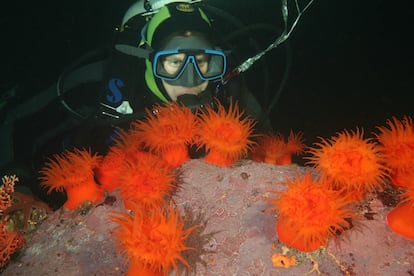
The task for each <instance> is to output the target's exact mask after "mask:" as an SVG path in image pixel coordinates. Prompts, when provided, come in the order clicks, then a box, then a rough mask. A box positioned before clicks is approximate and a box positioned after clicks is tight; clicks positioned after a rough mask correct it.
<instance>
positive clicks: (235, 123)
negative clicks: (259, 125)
mask: <svg viewBox="0 0 414 276" xmlns="http://www.w3.org/2000/svg"><path fill="white" fill-rule="evenodd" d="M216 103H217V106H218V110H217V111H215V110H214V109H213V107H212V106H208V107H206V109H204V110H202V111H201V114H200V123H199V125H198V131H197V133H198V135H199V147H202V146H203V145H205V147H206V150H207V151H208V154H207V156H206V157H205V161H206V162H208V163H211V164H215V165H219V166H228V165H232V164H234V163H235V162H236V161H237V160H239V159H240V158H242V157H243V156H245V155H246V154H247V152H248V150H249V149H250V148H251V146H252V145H253V144H254V142H253V141H252V140H250V136H251V134H252V131H253V127H254V125H255V122H254V121H253V120H252V119H249V118H247V117H245V118H242V117H243V114H244V112H240V111H239V108H238V104H237V102H236V103H232V102H231V103H230V106H229V109H228V110H226V109H225V108H224V106H223V105H221V104H220V103H219V102H218V101H216Z"/></svg>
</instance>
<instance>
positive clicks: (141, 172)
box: [119, 152, 176, 209]
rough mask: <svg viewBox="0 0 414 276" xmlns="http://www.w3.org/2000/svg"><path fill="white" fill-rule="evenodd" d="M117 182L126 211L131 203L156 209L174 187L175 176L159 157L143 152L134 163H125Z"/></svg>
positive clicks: (127, 161)
mask: <svg viewBox="0 0 414 276" xmlns="http://www.w3.org/2000/svg"><path fill="white" fill-rule="evenodd" d="M119 181H120V183H121V186H120V190H121V192H120V197H121V198H122V199H123V200H124V204H125V207H126V208H127V209H130V208H131V203H135V204H140V205H142V206H144V207H149V208H151V207H155V208H158V207H159V206H160V205H162V204H163V203H164V201H165V198H166V197H167V196H169V195H170V194H171V193H172V192H173V190H174V189H175V187H176V175H175V173H173V171H172V170H171V169H170V168H168V167H167V166H166V165H165V162H164V161H163V160H161V159H160V157H159V156H156V155H154V154H151V153H144V152H141V153H140V158H138V159H137V160H136V161H133V162H132V161H131V160H126V161H125V170H124V171H123V173H122V174H121V175H120V177H119Z"/></svg>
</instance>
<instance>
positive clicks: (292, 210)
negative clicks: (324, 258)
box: [268, 171, 355, 252]
mask: <svg viewBox="0 0 414 276" xmlns="http://www.w3.org/2000/svg"><path fill="white" fill-rule="evenodd" d="M287 185H288V188H287V190H285V191H283V192H275V193H276V194H277V195H279V197H275V198H269V199H268V200H269V203H270V204H271V205H272V207H271V208H270V209H271V210H275V211H277V212H278V221H277V224H276V231H277V233H278V236H279V239H280V240H281V241H283V242H284V243H285V244H287V245H289V246H291V247H294V248H296V249H298V250H301V251H305V252H308V251H313V250H316V249H317V248H319V247H320V246H323V245H325V244H326V242H327V240H328V238H330V237H334V236H335V233H336V231H338V230H339V231H343V230H344V229H347V228H349V226H350V225H349V222H348V221H347V219H348V218H352V217H354V216H355V215H354V212H353V211H352V209H350V208H348V206H347V205H348V204H349V201H348V200H347V199H345V198H343V197H342V196H341V195H340V193H339V192H338V191H335V190H333V189H331V188H330V187H329V186H328V185H327V184H326V183H323V182H317V181H315V180H313V179H312V176H311V174H310V172H309V171H307V172H306V174H305V175H304V176H303V177H301V176H298V175H296V177H295V178H294V179H293V180H290V179H288V180H287Z"/></svg>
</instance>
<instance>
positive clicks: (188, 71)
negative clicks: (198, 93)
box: [180, 62, 204, 87]
mask: <svg viewBox="0 0 414 276" xmlns="http://www.w3.org/2000/svg"><path fill="white" fill-rule="evenodd" d="M194 66H195V65H194V64H193V63H192V62H190V63H189V64H188V65H187V68H185V70H184V72H183V74H182V75H181V77H180V78H181V83H182V84H183V86H184V87H194V86H197V85H200V84H202V83H203V82H204V81H203V80H202V79H201V78H200V76H199V75H198V73H197V70H196V68H195V67H194Z"/></svg>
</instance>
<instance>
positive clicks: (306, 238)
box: [270, 116, 414, 251]
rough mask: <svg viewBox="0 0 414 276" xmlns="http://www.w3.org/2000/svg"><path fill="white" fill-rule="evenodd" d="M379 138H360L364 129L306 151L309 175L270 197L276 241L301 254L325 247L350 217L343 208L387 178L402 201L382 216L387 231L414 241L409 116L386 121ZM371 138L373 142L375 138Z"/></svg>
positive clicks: (413, 136)
mask: <svg viewBox="0 0 414 276" xmlns="http://www.w3.org/2000/svg"><path fill="white" fill-rule="evenodd" d="M387 124H388V127H382V126H381V127H378V130H379V131H380V133H379V134H376V133H374V137H373V138H368V139H366V138H364V131H363V129H359V128H357V129H356V130H355V131H347V130H344V131H343V132H339V133H337V135H336V136H334V137H331V139H324V138H320V142H318V143H315V147H309V149H308V150H307V153H309V154H310V156H308V157H307V159H308V164H310V165H312V166H313V167H314V168H315V169H316V170H317V172H318V173H319V176H320V178H319V179H318V181H315V180H312V178H311V175H310V173H309V172H307V173H306V174H305V176H304V177H303V178H298V177H296V179H294V180H288V181H287V182H288V189H287V190H286V191H284V192H281V193H278V195H279V197H277V198H270V204H272V205H273V207H272V208H271V209H272V210H277V211H278V213H279V217H278V221H277V225H276V231H277V233H278V236H279V238H280V240H282V241H283V242H284V243H286V244H287V245H290V246H292V247H294V248H296V249H299V250H301V251H312V250H315V249H317V248H318V247H319V246H322V245H324V244H325V243H326V240H327V239H328V238H329V237H332V236H333V235H334V233H335V231H337V230H344V229H347V228H348V226H349V224H348V218H352V217H354V216H355V213H354V212H353V211H352V209H349V207H348V204H350V203H351V202H352V201H355V200H359V199H361V198H362V197H363V196H364V195H365V194H366V193H367V192H370V191H373V190H375V189H377V190H380V189H381V188H382V185H383V184H384V183H385V181H386V180H387V179H389V178H390V179H391V181H392V182H393V183H394V184H395V185H396V186H399V187H403V188H404V189H406V192H405V193H404V194H403V197H404V199H403V200H402V202H401V203H400V204H399V205H398V206H397V207H396V208H395V209H393V210H392V211H391V212H390V213H389V214H388V216H387V222H388V225H389V227H390V228H391V230H392V231H394V232H396V233H398V234H400V235H402V236H404V237H406V238H409V239H414V220H413V219H412V215H413V214H414V181H413V179H414V174H413V171H414V165H413V164H414V125H413V122H412V119H411V118H410V117H407V116H406V117H404V119H403V120H401V121H399V120H397V119H396V118H395V117H393V118H392V120H388V121H387ZM375 138H376V139H375Z"/></svg>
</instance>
